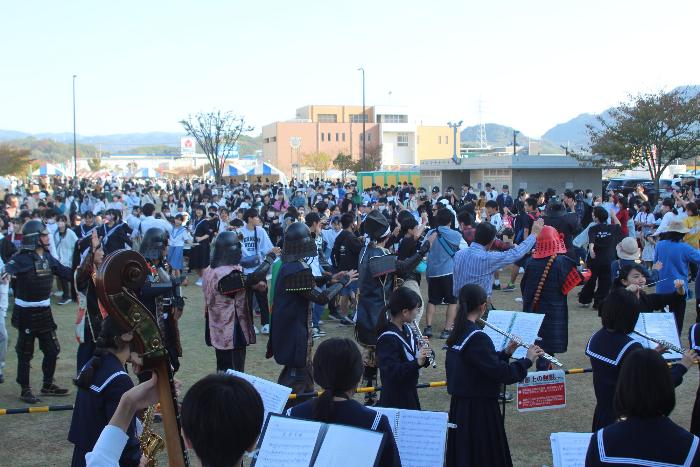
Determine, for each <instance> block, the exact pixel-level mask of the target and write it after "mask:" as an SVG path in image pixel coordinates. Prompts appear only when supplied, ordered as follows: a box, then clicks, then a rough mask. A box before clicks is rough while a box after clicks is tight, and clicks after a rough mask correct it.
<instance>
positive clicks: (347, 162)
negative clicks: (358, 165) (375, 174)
mask: <svg viewBox="0 0 700 467" xmlns="http://www.w3.org/2000/svg"><path fill="white" fill-rule="evenodd" d="M353 165H354V162H353V160H352V156H351V155H350V154H343V153H342V152H340V153H338V155H337V156H335V159H333V166H334V167H335V168H336V169H338V170H340V171H341V172H342V173H343V181H345V176H346V175H347V173H348V171H349V170H352V167H353Z"/></svg>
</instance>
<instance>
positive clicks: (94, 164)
mask: <svg viewBox="0 0 700 467" xmlns="http://www.w3.org/2000/svg"><path fill="white" fill-rule="evenodd" d="M87 163H88V167H90V170H92V171H93V172H97V171H98V170H100V169H101V168H102V159H100V158H99V157H93V158H92V159H88V161H87Z"/></svg>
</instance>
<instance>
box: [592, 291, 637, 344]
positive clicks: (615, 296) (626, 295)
mask: <svg viewBox="0 0 700 467" xmlns="http://www.w3.org/2000/svg"><path fill="white" fill-rule="evenodd" d="M639 312H640V304H639V299H638V298H637V295H635V294H634V293H632V292H630V291H629V290H627V289H623V288H621V287H618V288H615V289H613V290H612V291H611V292H610V293H609V294H608V296H607V297H605V300H604V301H603V303H602V304H601V306H600V317H601V319H602V322H603V327H605V328H607V329H610V330H612V331H617V332H624V333H625V334H629V333H630V332H632V331H633V330H634V326H635V325H636V324H637V319H639Z"/></svg>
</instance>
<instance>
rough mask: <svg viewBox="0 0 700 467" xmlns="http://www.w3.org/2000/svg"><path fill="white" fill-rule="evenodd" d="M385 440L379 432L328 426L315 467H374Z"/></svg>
mask: <svg viewBox="0 0 700 467" xmlns="http://www.w3.org/2000/svg"><path fill="white" fill-rule="evenodd" d="M383 438H384V434H383V433H381V432H379V431H371V430H363V429H361V428H354V427H349V426H343V425H328V431H326V436H325V437H324V438H323V443H322V444H321V449H320V450H319V452H318V455H317V456H316V461H315V462H314V466H319V467H323V466H333V467H372V466H373V465H374V463H375V461H376V459H377V456H378V455H379V448H380V447H381V445H382V439H383ZM280 465H283V464H280ZM284 465H286V464H284Z"/></svg>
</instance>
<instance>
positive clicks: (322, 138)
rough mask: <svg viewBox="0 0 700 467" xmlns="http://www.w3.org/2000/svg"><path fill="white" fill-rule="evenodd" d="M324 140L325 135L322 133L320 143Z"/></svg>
mask: <svg viewBox="0 0 700 467" xmlns="http://www.w3.org/2000/svg"><path fill="white" fill-rule="evenodd" d="M325 140H326V134H325V133H324V132H321V142H323V141H325Z"/></svg>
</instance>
